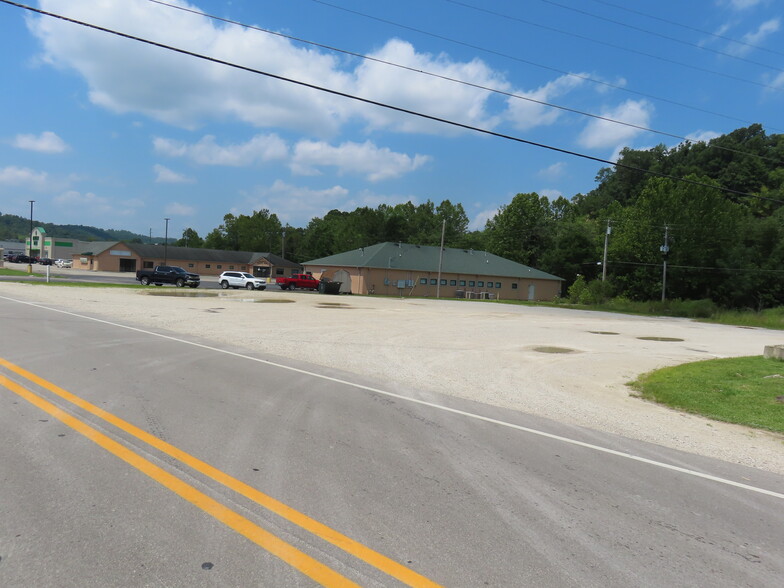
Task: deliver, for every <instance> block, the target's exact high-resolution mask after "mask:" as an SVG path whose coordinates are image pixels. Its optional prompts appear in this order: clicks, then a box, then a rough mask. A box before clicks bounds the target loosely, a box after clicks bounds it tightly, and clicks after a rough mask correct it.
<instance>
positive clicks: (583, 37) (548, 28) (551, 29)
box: [312, 0, 784, 90]
mask: <svg viewBox="0 0 784 588" xmlns="http://www.w3.org/2000/svg"><path fill="white" fill-rule="evenodd" d="M445 1H446V2H451V3H452V4H459V5H460V6H464V7H466V8H470V9H471V10H476V11H478V12H485V13H487V14H492V15H493V16H498V17H500V18H505V19H507V20H512V21H517V22H520V23H523V24H526V25H529V26H532V27H536V28H539V29H543V30H545V31H549V32H551V33H558V34H559V35H565V36H567V37H574V38H575V39H581V40H583V41H589V42H590V43H596V44H597V45H604V46H605V47H611V48H612V49H619V50H621V51H626V52H627V53H634V54H636V55H642V56H644V57H649V58H650V59H656V60H658V61H663V62H665V63H671V64H673V65H679V66H681V67H685V68H688V69H693V70H695V71H701V72H703V73H709V74H713V75H716V76H720V77H724V78H728V79H731V80H735V81H738V82H744V83H746V84H752V85H755V86H761V87H763V88H767V89H769V90H781V89H782V88H779V87H776V86H771V85H769V84H765V83H762V82H755V81H754V80H747V79H746V78H741V77H738V76H734V75H732V74H727V73H723V72H720V71H716V70H713V69H708V68H705V67H700V66H698V65H691V64H689V63H683V62H682V61H676V60H674V59H669V58H667V57H662V56H661V55H654V54H653V53H646V52H645V51H640V50H638V49H632V48H631V47H624V46H623V45H616V44H615V43H610V42H608V41H601V40H599V39H594V38H592V37H588V36H587V35H580V34H578V33H571V32H569V31H564V30H562V29H557V28H555V27H551V26H548V25H543V24H540V23H537V22H533V21H530V20H526V19H524V18H520V17H517V16H510V15H508V14H504V13H503V12H497V11H495V10H489V9H487V8H480V7H479V6H473V5H471V4H467V3H465V2H458V1H457V0H445ZM312 2H318V3H319V4H327V3H326V2H322V0H312ZM329 6H332V4H330V5H329ZM765 67H770V68H771V69H775V70H777V71H784V70H781V69H779V68H776V67H772V66H765Z"/></svg>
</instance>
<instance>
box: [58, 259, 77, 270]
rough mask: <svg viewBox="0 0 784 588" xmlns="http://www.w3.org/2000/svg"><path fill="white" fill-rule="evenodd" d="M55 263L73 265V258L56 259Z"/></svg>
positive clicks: (64, 265) (63, 265)
mask: <svg viewBox="0 0 784 588" xmlns="http://www.w3.org/2000/svg"><path fill="white" fill-rule="evenodd" d="M54 264H55V265H56V266H57V267H61V268H62V267H73V260H72V259H55V260H54Z"/></svg>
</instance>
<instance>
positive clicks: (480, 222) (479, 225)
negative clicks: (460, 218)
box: [468, 208, 498, 231]
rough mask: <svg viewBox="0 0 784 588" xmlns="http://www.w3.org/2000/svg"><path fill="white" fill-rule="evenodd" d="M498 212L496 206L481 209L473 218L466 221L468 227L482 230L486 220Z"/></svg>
mask: <svg viewBox="0 0 784 588" xmlns="http://www.w3.org/2000/svg"><path fill="white" fill-rule="evenodd" d="M497 214H498V208H490V209H487V210H482V211H480V212H478V213H476V214H475V215H474V218H473V220H471V222H469V223H468V228H469V230H471V231H482V230H484V228H485V225H486V224H487V221H489V220H490V219H492V218H493V217H495V216H496V215H497Z"/></svg>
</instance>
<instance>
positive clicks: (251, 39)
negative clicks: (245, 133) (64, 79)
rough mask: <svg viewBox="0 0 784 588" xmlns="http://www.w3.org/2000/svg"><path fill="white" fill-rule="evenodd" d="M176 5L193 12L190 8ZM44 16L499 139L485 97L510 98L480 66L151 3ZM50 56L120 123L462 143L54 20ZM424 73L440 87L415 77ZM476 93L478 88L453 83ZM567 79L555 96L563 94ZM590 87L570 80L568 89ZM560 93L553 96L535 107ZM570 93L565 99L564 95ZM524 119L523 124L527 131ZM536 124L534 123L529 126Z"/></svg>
mask: <svg viewBox="0 0 784 588" xmlns="http://www.w3.org/2000/svg"><path fill="white" fill-rule="evenodd" d="M170 3H171V4H174V5H177V6H183V7H186V6H187V7H190V6H191V5H190V4H187V3H186V2H184V0H170ZM40 4H41V7H42V8H43V9H44V10H51V11H53V12H58V13H63V14H66V15H68V16H70V17H73V18H76V19H82V20H86V21H88V22H91V23H95V24H97V25H99V26H103V27H106V28H109V29H113V30H118V31H121V32H124V33H128V34H131V35H135V36H139V37H141V38H145V39H149V40H152V41H156V42H160V43H163V44H167V45H171V46H175V47H178V48H182V49H184V50H188V51H193V52H194V53H198V54H202V55H208V56H211V57H214V58H217V59H220V60H223V61H226V62H230V63H236V64H238V65H242V66H245V67H248V68H252V69H256V70H259V71H265V72H270V73H273V74H275V75H279V76H282V77H288V78H292V79H296V80H300V81H303V82H307V83H310V84H313V85H316V86H321V87H326V88H330V89H333V90H336V91H339V92H344V93H346V94H352V95H357V96H361V97H364V98H368V99H371V100H374V101H378V102H384V103H389V104H392V105H396V106H399V107H402V108H406V109H410V110H414V111H421V112H423V113H427V114H430V115H434V116H438V117H441V118H445V119H454V120H457V121H459V122H462V123H465V124H469V125H474V126H481V127H486V128H493V127H494V126H496V125H497V124H498V123H499V122H500V120H501V115H500V114H499V112H498V111H499V108H500V107H501V105H502V102H501V101H500V100H495V101H493V100H492V99H491V98H492V97H493V94H492V93H491V92H488V91H487V90H484V89H482V88H481V87H476V86H483V87H492V88H498V89H500V90H503V91H509V90H511V89H512V88H511V87H510V84H509V83H508V82H507V81H506V78H505V76H504V74H502V73H501V72H498V71H495V70H493V69H492V68H490V67H489V66H488V65H487V64H485V63H484V62H483V61H481V60H479V59H473V60H471V61H459V60H455V59H453V58H451V57H450V56H448V55H446V54H438V55H433V54H429V53H421V52H417V51H416V49H415V47H414V46H413V45H411V44H410V43H407V42H405V41H401V40H398V39H391V40H389V41H387V42H386V43H384V44H383V45H382V46H381V48H380V49H379V50H378V51H376V52H375V53H373V54H372V55H371V57H373V58H376V59H378V60H384V61H389V62H394V63H399V64H402V65H404V66H406V67H407V68H410V69H403V68H399V67H394V66H389V65H385V64H383V63H379V62H378V61H370V60H342V59H339V58H337V57H335V56H334V55H333V54H331V53H328V52H326V51H322V50H319V49H314V48H308V47H304V48H303V47H300V46H298V45H295V44H294V43H293V42H291V41H289V40H287V39H284V38H282V37H278V36H274V35H270V34H266V33H264V32H261V31H256V30H252V29H243V28H240V27H237V26H232V25H222V24H216V23H215V22H214V21H212V20H211V19H208V18H205V17H201V16H199V15H197V14H190V13H185V12H183V11H179V10H176V9H172V8H170V7H166V6H162V5H158V4H154V3H150V2H148V1H146V0H124V1H123V2H120V3H117V2H95V1H94V0H41V2H40ZM29 22H30V25H29V26H30V28H31V30H32V32H33V33H34V34H35V35H36V37H37V38H38V39H39V40H40V42H41V45H42V55H41V60H42V61H43V62H44V63H48V64H50V65H52V66H54V67H58V68H61V69H65V70H72V71H76V72H77V73H78V74H79V75H80V76H81V77H82V78H83V79H84V80H85V82H86V84H87V86H88V88H89V98H90V100H91V101H92V103H93V104H96V105H99V106H101V107H102V108H106V109H108V110H110V111H112V112H116V113H138V114H143V115H145V116H148V117H150V118H153V119H156V120H159V121H163V122H166V123H169V124H172V125H177V126H180V127H183V128H189V129H193V128H197V127H199V126H201V125H204V124H206V123H208V122H211V121H226V120H235V121H241V122H243V123H246V124H250V125H253V126H255V127H259V128H272V127H275V128H280V129H289V130H296V131H300V132H306V133H308V134H309V135H311V136H316V137H320V138H329V137H330V136H334V135H336V134H337V133H338V132H339V131H340V130H341V128H342V127H343V125H345V124H348V123H354V122H356V121H359V122H360V123H362V124H365V125H366V126H367V128H369V129H390V130H395V131H398V132H429V133H437V134H447V135H449V134H455V133H458V132H461V131H459V130H457V129H456V128H455V127H451V126H448V125H444V124H440V123H436V122H431V121H426V120H424V119H421V118H417V117H412V116H410V115H405V114H402V113H396V112H394V111H391V110H387V109H384V108H381V107H377V106H372V105H368V104H365V103H362V102H359V101H354V100H349V99H346V98H343V97H340V96H335V95H332V94H328V93H325V92H320V91H318V90H315V89H310V88H304V87H302V86H299V85H296V84H292V83H288V82H285V81H282V80H277V79H273V78H269V77H266V76H261V75H258V74H254V73H252V72H248V71H240V70H237V69H234V68H230V67H227V66H224V65H219V64H216V63H210V62H207V61H203V60H200V59H197V58H194V57H190V56H187V55H182V54H179V53H175V52H172V51H168V50H166V49H161V48H157V47H152V46H149V45H146V44H142V43H138V42H134V41H131V40H128V39H122V38H118V37H116V36H114V35H110V34H106V33H102V32H99V31H94V30H89V29H84V28H81V27H77V26H73V25H72V24H70V23H65V22H61V21H59V20H56V19H51V18H46V17H41V18H32V19H30V21H29ZM412 70H423V71H428V72H432V73H434V74H436V75H437V76H438V77H434V76H429V75H426V74H422V73H417V72H416V71H412ZM446 78H451V79H457V80H463V81H466V82H469V83H470V84H473V85H474V87H472V86H469V85H465V84H459V83H455V82H452V81H450V80H449V79H446ZM565 83H566V82H564V81H562V80H561V79H559V80H556V81H555V82H553V83H552V84H554V85H555V86H559V87H560V86H563V85H564V84H565ZM575 83H581V82H580V81H579V80H576V81H575V80H574V79H573V80H572V81H571V82H569V84H575ZM553 91H554V89H553V88H551V87H550V85H546V86H544V87H543V88H540V89H539V90H536V91H534V94H535V95H539V94H541V93H542V92H550V93H552V92H553ZM561 91H563V90H561ZM521 117H522V118H525V117H524V114H523V113H519V112H518V113H513V118H514V119H515V120H518V121H519V120H521ZM525 120H528V121H531V120H532V119H531V118H525Z"/></svg>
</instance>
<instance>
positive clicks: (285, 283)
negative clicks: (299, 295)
mask: <svg viewBox="0 0 784 588" xmlns="http://www.w3.org/2000/svg"><path fill="white" fill-rule="evenodd" d="M275 282H276V283H277V284H278V286H280V289H281V290H293V289H294V288H303V289H305V290H318V287H319V281H318V280H317V279H316V278H314V277H313V276H311V275H310V274H293V275H292V276H291V277H289V278H276V279H275Z"/></svg>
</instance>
